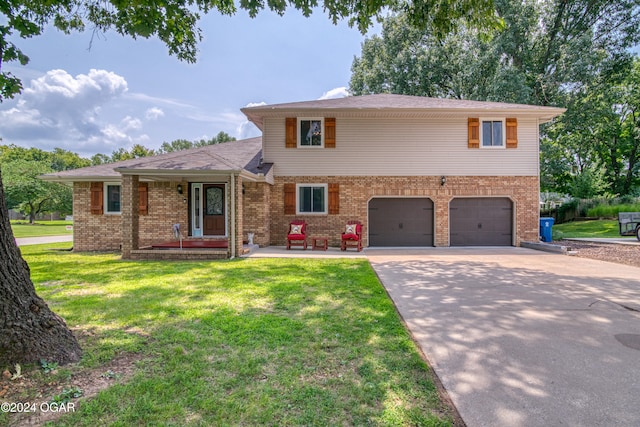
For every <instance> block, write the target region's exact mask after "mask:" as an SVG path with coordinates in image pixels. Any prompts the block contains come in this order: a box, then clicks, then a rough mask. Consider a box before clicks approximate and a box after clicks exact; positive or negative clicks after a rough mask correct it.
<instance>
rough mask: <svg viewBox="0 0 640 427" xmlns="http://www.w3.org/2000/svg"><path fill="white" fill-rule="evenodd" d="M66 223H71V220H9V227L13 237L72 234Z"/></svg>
mask: <svg viewBox="0 0 640 427" xmlns="http://www.w3.org/2000/svg"><path fill="white" fill-rule="evenodd" d="M68 225H73V221H41V222H36V223H35V224H29V221H11V229H12V230H13V235H14V237H17V238H20V237H39V236H59V235H64V234H72V233H73V231H71V230H67V226H68Z"/></svg>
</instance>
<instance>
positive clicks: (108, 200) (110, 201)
mask: <svg viewBox="0 0 640 427" xmlns="http://www.w3.org/2000/svg"><path fill="white" fill-rule="evenodd" d="M120 189H121V186H120V184H112V183H108V182H107V183H105V184H104V205H105V206H106V208H107V209H106V211H105V213H108V214H109V213H120V212H121V210H120Z"/></svg>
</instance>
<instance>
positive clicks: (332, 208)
mask: <svg viewBox="0 0 640 427" xmlns="http://www.w3.org/2000/svg"><path fill="white" fill-rule="evenodd" d="M339 213H340V184H329V215H337V214H339Z"/></svg>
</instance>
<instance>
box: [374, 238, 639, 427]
mask: <svg viewBox="0 0 640 427" xmlns="http://www.w3.org/2000/svg"><path fill="white" fill-rule="evenodd" d="M366 253H367V255H368V257H369V261H370V263H371V265H372V266H373V268H374V269H375V271H376V272H377V274H378V276H379V277H380V279H381V280H382V283H383V284H384V286H385V287H386V289H387V290H388V292H389V294H390V295H391V298H392V299H393V300H394V302H395V304H396V306H397V307H398V310H399V312H400V314H401V315H402V317H403V318H404V320H405V322H406V324H407V325H408V327H409V329H410V331H411V332H412V334H413V336H414V337H415V339H416V340H417V341H418V343H419V345H420V346H421V348H422V349H423V351H424V352H425V354H426V355H427V357H428V359H429V362H430V364H431V366H432V367H433V368H434V369H435V371H436V373H437V375H438V376H439V377H440V379H441V381H442V383H443V384H444V386H445V388H446V389H447V391H448V393H449V395H450V397H451V399H452V400H453V402H454V404H455V405H456V407H457V408H458V410H459V412H460V415H461V416H462V418H463V419H464V421H465V422H466V424H467V426H469V427H477V426H492V427H499V426H505V427H506V426H508V427H518V426H523V427H524V426H526V427H530V426H541V427H542V426H544V427H547V426H589V427H593V426H639V425H640V404H639V402H640V312H638V310H640V269H639V268H636V267H629V266H624V265H617V264H613V263H607V262H600V261H595V260H591V259H584V258H577V257H568V256H565V255H557V254H550V253H545V252H540V251H534V250H530V249H524V248H464V249H457V248H433V249H427V250H407V251H384V250H377V251H374V250H368V251H367V252H366Z"/></svg>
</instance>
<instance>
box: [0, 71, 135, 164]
mask: <svg viewBox="0 0 640 427" xmlns="http://www.w3.org/2000/svg"><path fill="white" fill-rule="evenodd" d="M127 90H128V87H127V81H126V80H125V79H124V77H122V76H120V75H118V74H116V73H113V72H110V71H106V70H96V69H91V70H90V71H89V72H88V73H87V74H78V75H77V76H75V77H74V76H72V75H70V74H69V73H67V72H66V71H65V70H59V69H57V70H50V71H48V72H47V73H45V74H44V75H43V76H40V77H38V78H35V79H33V80H31V82H30V84H29V85H28V86H27V87H26V88H25V90H24V92H23V94H22V95H21V96H20V99H19V101H17V102H15V103H14V104H13V105H11V106H10V107H9V108H8V109H5V110H2V109H0V122H1V123H2V127H1V129H0V137H2V138H3V139H4V142H5V143H17V144H23V145H27V146H37V147H40V148H43V149H45V150H50V149H52V148H54V147H61V148H65V149H69V150H72V151H84V152H85V153H91V152H94V153H95V152H105V148H109V147H115V146H117V145H118V144H119V143H124V142H126V141H130V140H131V139H132V138H137V136H136V135H135V133H138V132H139V131H140V130H141V129H142V122H141V121H140V119H137V118H135V117H132V116H130V115H127V116H125V117H124V118H115V119H114V118H113V114H111V115H109V114H107V110H114V108H113V107H114V106H117V105H118V103H120V102H121V101H122V96H123V95H124V94H125V93H126V92H127ZM119 114H122V113H119ZM130 132H133V133H134V135H128V133H130Z"/></svg>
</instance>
